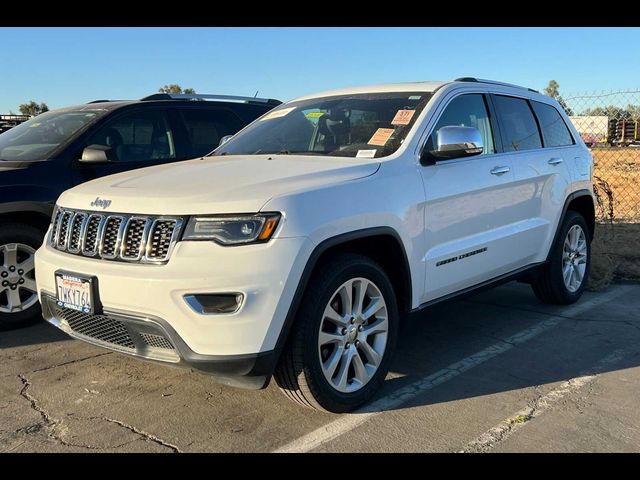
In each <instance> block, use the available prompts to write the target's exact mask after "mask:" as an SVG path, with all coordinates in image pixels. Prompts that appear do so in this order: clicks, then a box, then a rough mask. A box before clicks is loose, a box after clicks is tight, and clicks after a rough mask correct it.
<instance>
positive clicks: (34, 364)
mask: <svg viewBox="0 0 640 480" xmlns="http://www.w3.org/2000/svg"><path fill="white" fill-rule="evenodd" d="M638 398H640V285H637V284H635V285H633V284H632V285H614V286H611V287H609V288H608V289H607V290H605V291H604V292H598V293H594V292H587V293H586V294H585V295H584V297H583V298H582V299H581V300H580V302H578V303H577V304H575V305H572V306H568V307H552V306H546V305H541V304H540V303H538V301H537V300H536V299H535V297H534V296H533V294H532V292H531V290H530V289H529V287H528V286H526V285H522V284H518V283H511V284H508V285H504V286H502V287H499V288H497V289H494V290H491V291H487V292H483V293H480V294H477V295H475V296H473V297H468V298H467V299H465V300H460V301H457V302H453V303H449V304H446V305H442V306H437V307H433V308H431V309H429V310H427V311H425V312H424V313H423V314H421V315H420V316H417V317H416V318H414V319H412V320H411V321H410V322H409V323H408V324H407V325H405V327H404V329H403V332H402V335H401V338H400V341H399V344H398V350H397V353H396V356H395V359H394V362H393V367H392V369H391V372H390V373H389V376H388V378H387V381H386V382H385V385H384V387H383V389H382V391H381V392H380V393H379V395H377V397H376V398H375V399H374V401H373V402H372V403H371V404H370V405H368V406H367V407H365V408H364V409H362V410H361V411H359V412H356V413H351V414H344V415H335V414H328V413H321V412H317V411H314V410H309V409H305V408H302V407H299V406H297V405H296V404H293V403H291V402H290V401H289V400H287V399H286V398H285V397H284V396H283V395H282V394H281V393H280V392H279V391H278V388H277V386H276V384H275V382H272V383H271V385H270V386H269V388H267V389H266V390H262V391H244V390H238V389H234V388H231V387H225V386H222V385H218V384H216V383H214V382H213V381H212V380H211V379H210V378H209V377H207V376H205V375H202V374H200V373H197V372H193V371H189V370H183V369H179V368H173V367H165V366H162V365H157V364H152V363H147V362H144V361H141V360H138V359H134V358H131V357H127V356H124V355H121V354H117V353H110V352H108V351H105V350H102V349H100V348H97V347H93V346H91V345H88V344H85V343H83V342H80V341H77V340H73V339H71V338H69V337H68V336H66V335H65V334H63V333H62V332H60V331H58V330H57V329H55V328H54V327H52V326H50V325H48V324H46V323H44V322H43V323H40V324H38V325H35V326H32V327H29V328H25V329H21V330H14V331H11V332H0V452H34V451H36V452H103V451H104V452H176V453H178V452H192V451H197V452H202V451H205V452H222V451H224V452H226V451H232V452H270V451H280V452H307V451H317V452H320V451H329V452H389V451H401V452H513V451H526V452H541V451H545V452H546V451H551V452H609V451H615V452H619V451H622V452H638V451H640V410H638V408H637V405H638Z"/></svg>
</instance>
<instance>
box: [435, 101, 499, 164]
mask: <svg viewBox="0 0 640 480" xmlns="http://www.w3.org/2000/svg"><path fill="white" fill-rule="evenodd" d="M454 125H455V126H464V127H475V128H477V129H478V130H480V133H481V134H482V139H483V141H484V151H483V152H482V153H483V154H487V153H495V151H496V150H495V146H494V142H493V131H492V129H491V121H490V118H489V113H488V111H487V106H486V104H485V101H484V97H483V96H482V95H481V94H476V93H474V94H468V95H460V96H459V97H456V98H454V99H453V100H451V102H450V103H449V105H447V107H446V108H445V110H444V112H442V115H441V116H440V119H439V120H438V123H436V126H435V127H434V129H433V133H432V134H431V137H429V140H428V142H427V148H428V149H429V150H432V149H433V148H434V146H435V145H437V144H438V142H437V135H438V130H440V128H442V127H448V126H454Z"/></svg>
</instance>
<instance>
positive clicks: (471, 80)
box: [454, 77, 540, 93]
mask: <svg viewBox="0 0 640 480" xmlns="http://www.w3.org/2000/svg"><path fill="white" fill-rule="evenodd" d="M454 82H478V83H490V84H491V85H502V86H503V87H513V88H522V89H523V90H529V91H530V92H535V93H540V92H539V91H538V90H534V89H533V88H527V87H523V86H520V85H514V84H513V83H505V82H497V81H495V80H486V79H484V78H475V77H460V78H456V79H455V80H454Z"/></svg>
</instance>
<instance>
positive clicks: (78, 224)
mask: <svg viewBox="0 0 640 480" xmlns="http://www.w3.org/2000/svg"><path fill="white" fill-rule="evenodd" d="M86 220H87V214H86V213H82V212H78V213H76V214H75V215H74V216H73V219H72V220H71V222H70V228H69V237H68V240H67V250H69V253H79V252H80V249H81V248H82V230H83V228H84V224H85V221H86Z"/></svg>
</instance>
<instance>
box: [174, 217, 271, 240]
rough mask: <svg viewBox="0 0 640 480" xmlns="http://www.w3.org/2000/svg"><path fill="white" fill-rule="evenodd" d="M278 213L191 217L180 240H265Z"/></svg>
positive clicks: (268, 237)
mask: <svg viewBox="0 0 640 480" xmlns="http://www.w3.org/2000/svg"><path fill="white" fill-rule="evenodd" d="M279 221H280V214H279V213H265V214H255V215H220V216H215V217H214V216H211V217H197V216H195V217H191V218H190V219H189V222H188V223H187V228H186V229H185V231H184V234H183V235H182V240H213V241H214V242H217V243H219V244H221V245H243V244H247V243H259V242H267V241H268V240H269V239H270V238H271V236H272V235H273V232H275V230H276V227H277V226H278V222H279Z"/></svg>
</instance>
